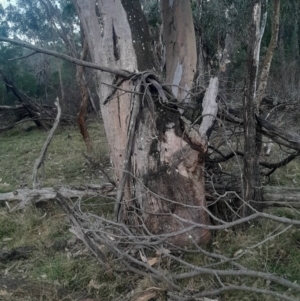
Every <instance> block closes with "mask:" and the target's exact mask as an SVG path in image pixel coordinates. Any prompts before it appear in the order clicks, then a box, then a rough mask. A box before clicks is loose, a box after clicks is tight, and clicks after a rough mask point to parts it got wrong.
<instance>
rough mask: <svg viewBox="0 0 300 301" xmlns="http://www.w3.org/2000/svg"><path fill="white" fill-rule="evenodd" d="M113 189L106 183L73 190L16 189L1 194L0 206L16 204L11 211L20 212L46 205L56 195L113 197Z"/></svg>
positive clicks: (66, 196)
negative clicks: (6, 203)
mask: <svg viewBox="0 0 300 301" xmlns="http://www.w3.org/2000/svg"><path fill="white" fill-rule="evenodd" d="M114 189H115V187H114V186H113V185H112V184H110V183H106V184H103V185H89V186H81V187H75V188H73V189H72V188H68V187H60V188H58V189H55V188H53V187H46V188H42V189H33V190H31V189H17V190H15V191H13V192H7V193H1V194H0V204H2V205H5V202H18V204H17V205H16V206H14V207H13V208H12V209H11V211H15V210H22V209H25V208H26V207H27V206H30V205H37V204H39V203H47V202H48V201H53V200H55V199H56V198H57V194H58V193H59V194H61V195H63V196H64V197H65V198H70V199H72V198H76V199H78V198H79V199H81V198H88V197H101V196H107V197H112V196H114V195H115V192H114Z"/></svg>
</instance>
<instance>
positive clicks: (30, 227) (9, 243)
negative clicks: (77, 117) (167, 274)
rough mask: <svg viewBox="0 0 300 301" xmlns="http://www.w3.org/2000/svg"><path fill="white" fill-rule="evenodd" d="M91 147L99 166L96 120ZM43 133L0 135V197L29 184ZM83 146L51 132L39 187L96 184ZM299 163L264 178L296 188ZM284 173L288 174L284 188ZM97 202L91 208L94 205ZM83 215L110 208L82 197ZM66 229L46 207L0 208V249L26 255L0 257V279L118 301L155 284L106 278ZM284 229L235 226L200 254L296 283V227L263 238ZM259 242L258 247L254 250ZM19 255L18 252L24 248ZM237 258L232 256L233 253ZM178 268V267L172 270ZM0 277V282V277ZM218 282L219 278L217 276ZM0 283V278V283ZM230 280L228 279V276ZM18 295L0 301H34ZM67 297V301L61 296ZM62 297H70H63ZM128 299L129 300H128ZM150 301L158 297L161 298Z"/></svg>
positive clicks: (198, 281)
mask: <svg viewBox="0 0 300 301" xmlns="http://www.w3.org/2000/svg"><path fill="white" fill-rule="evenodd" d="M89 130H90V134H91V136H92V139H93V142H94V149H95V156H96V159H97V160H98V161H99V162H102V163H103V164H104V165H108V163H109V158H108V155H107V144H106V140H105V136H104V131H103V128H102V126H101V125H99V124H98V123H95V122H94V123H90V124H89ZM46 136H47V134H46V133H43V132H41V131H38V130H36V129H35V128H33V127H23V128H15V129H13V130H11V131H8V132H5V133H2V134H0V154H1V156H0V192H7V191H13V190H14V189H17V188H20V187H29V188H31V186H32V180H31V175H32V169H33V165H34V161H35V159H36V158H37V157H38V155H39V153H40V150H41V148H42V145H43V143H44V141H45V139H46ZM83 152H85V145H84V143H83V141H82V139H81V136H80V134H79V133H78V129H77V128H76V127H65V128H60V129H58V131H57V132H56V134H55V136H54V138H53V141H52V143H51V145H50V147H49V150H48V153H47V157H46V160H45V171H44V174H43V184H42V185H43V186H44V187H46V186H53V185H69V184H84V183H95V184H99V183H101V182H102V181H103V179H102V175H101V174H100V173H99V172H98V171H97V170H93V169H92V168H91V166H90V165H89V164H88V162H87V161H86V159H85V158H84V156H83V155H82V153H83ZM299 168H300V165H299V164H298V163H297V162H296V163H295V162H294V163H291V164H290V165H288V166H287V167H285V168H284V170H280V171H278V172H277V173H275V174H274V175H273V176H272V181H273V183H274V184H276V185H278V184H281V185H287V186H288V185H289V184H290V185H293V186H297V181H298V180H300V178H299V175H298V169H299ZM289 175H293V177H292V183H293V184H291V181H290V180H289ZM95 203H97V204H98V205H99V204H100V205H99V206H95ZM85 206H86V208H87V209H88V210H94V212H96V213H97V214H98V215H101V214H110V213H112V210H113V204H111V203H110V202H107V200H105V199H99V200H90V201H89V202H87V203H86V205H85ZM272 212H273V213H276V214H277V215H279V216H286V217H289V218H297V219H299V215H298V213H297V212H294V211H292V210H287V209H276V210H273V211H272ZM69 229H70V224H69V221H68V220H67V218H66V216H65V215H64V213H63V212H62V211H61V210H60V208H58V207H57V206H55V205H54V204H52V205H49V206H48V207H47V208H42V209H37V208H30V209H27V210H26V211H24V212H15V213H9V212H7V210H6V208H5V207H2V208H0V252H5V251H9V250H12V249H14V250H21V251H23V252H25V254H27V255H26V256H24V257H20V258H15V259H14V260H4V259H3V258H2V259H1V258H0V275H1V277H3V278H4V277H12V278H17V279H22V280H24V281H25V280H26V281H29V282H30V283H31V284H30V285H31V286H33V283H34V284H39V285H40V284H41V283H48V284H50V285H51V286H53V287H54V288H55V287H57V286H59V287H64V288H66V289H67V290H68V291H69V292H74V291H76V292H83V293H84V294H89V293H90V294H91V295H92V296H94V297H97V298H99V300H120V298H121V297H122V296H123V297H124V296H126V295H127V294H128V293H129V292H130V291H131V290H133V289H136V288H138V289H139V290H144V289H146V288H147V287H149V286H154V285H156V286H159V285H160V284H158V283H155V282H154V281H153V280H150V279H146V278H140V277H138V276H136V275H132V274H127V277H124V275H123V274H122V275H121V274H120V275H118V274H117V275H115V276H114V277H113V278H112V279H109V278H108V277H107V275H106V274H105V272H104V271H103V269H102V268H101V266H100V264H99V263H98V262H97V261H96V260H95V258H94V257H93V256H92V255H91V254H90V253H89V252H88V251H87V249H86V248H85V246H84V245H83V244H82V243H81V242H80V241H79V240H78V239H77V238H76V237H74V235H73V234H72V233H71V232H70V231H69ZM282 230H284V226H282V225H278V224H276V223H275V222H271V221H267V220H264V221H260V222H258V223H256V224H253V225H252V226H251V227H249V228H248V229H246V230H241V229H235V231H233V230H226V231H219V232H217V233H214V235H213V236H214V237H213V240H212V242H211V244H210V245H209V246H207V250H210V251H214V252H215V253H217V254H224V255H226V256H228V257H230V258H233V257H236V256H239V254H243V255H242V256H241V258H240V259H239V262H240V263H241V264H243V265H245V266H247V267H248V268H250V269H258V270H261V271H264V272H272V273H275V274H277V275H281V276H284V277H285V278H287V279H289V280H291V281H295V282H297V283H299V282H300V229H299V228H297V227H293V228H291V229H289V230H287V231H286V232H285V233H284V234H283V235H281V236H278V237H276V238H273V239H269V238H270V237H271V236H272V235H274V234H275V233H277V232H279V231H282ZM264 239H269V240H268V241H267V242H266V243H264V244H260V245H257V242H260V241H262V240H264ZM24 250H25V251H24ZM237 254H238V255H237ZM185 259H186V260H188V261H189V262H191V263H193V264H199V265H201V266H205V265H210V264H212V263H213V261H212V260H211V259H210V258H209V257H207V256H204V255H201V254H199V253H197V254H193V255H186V256H185ZM175 268H178V267H175ZM0 279H1V278H0ZM222 281H224V283H226V282H227V281H229V279H227V278H226V277H224V278H222ZM233 281H234V282H235V283H236V284H238V285H240V284H247V285H250V286H256V287H260V286H262V285H266V283H264V282H263V281H257V280H255V279H254V280H253V279H251V280H247V279H243V278H238V277H237V278H236V279H234V280H233ZM0 282H1V281H0ZM231 282H232V279H231ZM215 284H216V279H215V278H214V277H210V276H205V277H203V276H201V277H195V278H192V279H190V280H185V281H182V282H181V285H182V286H183V287H184V288H190V289H191V290H194V289H197V290H199V289H201V288H203V289H211V288H213V287H214V286H215ZM267 286H269V287H270V289H272V290H279V291H280V290H281V288H280V287H279V286H276V285H274V284H273V283H269V284H267ZM25 296H26V299H25V297H24V294H23V295H22V297H21V299H17V296H11V295H9V294H5V292H4V291H3V290H2V289H1V287H0V300H2V299H1V298H3V300H28V301H33V300H41V297H40V296H39V297H35V296H33V295H32V294H30V293H28V295H26V294H25ZM53 296H54V295H53V293H52V294H51V293H49V294H48V295H47V294H44V297H43V298H44V299H43V300H61V299H62V298H61V299H59V298H58V299H55V298H54V297H53ZM64 300H67V299H64ZM69 300H76V298H75V297H74V296H73V297H70V298H69ZM128 300H130V298H128ZM157 300H166V299H165V298H164V297H163V295H161V296H160V297H159V299H157ZM221 300H222V301H225V300H233V301H235V300H236V301H238V300H244V301H246V300H269V301H270V300H274V298H271V297H265V296H257V295H255V294H251V293H247V294H246V293H243V292H234V293H226V294H224V295H223V297H222V299H221Z"/></svg>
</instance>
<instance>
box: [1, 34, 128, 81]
mask: <svg viewBox="0 0 300 301" xmlns="http://www.w3.org/2000/svg"><path fill="white" fill-rule="evenodd" d="M0 41H2V42H7V43H12V44H15V45H18V46H21V47H25V48H29V49H32V50H34V51H36V53H44V54H48V55H51V56H54V57H57V58H60V59H63V60H65V61H68V62H70V63H73V64H76V65H80V66H84V67H87V68H91V69H96V70H100V71H103V72H108V73H112V74H116V75H118V76H121V77H125V78H128V77H130V76H131V75H133V74H134V73H132V72H129V71H126V70H120V69H114V68H109V67H104V66H99V65H97V64H94V63H89V62H86V61H82V60H79V59H76V58H73V57H71V56H68V55H66V54H62V53H58V52H56V51H53V50H48V49H44V48H40V47H37V46H34V45H31V44H29V43H26V42H23V41H18V40H12V39H8V38H5V37H1V36H0Z"/></svg>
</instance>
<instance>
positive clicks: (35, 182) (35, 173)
mask: <svg viewBox="0 0 300 301" xmlns="http://www.w3.org/2000/svg"><path fill="white" fill-rule="evenodd" d="M54 104H55V105H56V107H57V116H56V119H55V121H54V124H53V126H52V129H51V130H50V132H49V135H48V137H47V139H46V141H45V143H44V145H43V148H42V151H41V154H40V156H39V158H38V159H37V160H36V161H35V164H34V167H33V174H32V180H33V183H32V187H33V189H36V188H38V169H39V168H40V167H41V165H42V164H43V162H44V159H45V155H46V152H47V149H48V147H49V145H50V142H51V140H52V137H53V134H54V132H55V130H56V128H57V126H58V124H59V120H60V116H61V107H60V105H59V98H58V97H57V98H56V101H55V103H54Z"/></svg>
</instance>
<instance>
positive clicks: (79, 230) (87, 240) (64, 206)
mask: <svg viewBox="0 0 300 301" xmlns="http://www.w3.org/2000/svg"><path fill="white" fill-rule="evenodd" d="M57 201H58V203H59V204H60V205H61V207H62V209H63V210H64V212H65V213H66V214H67V216H68V217H69V219H70V220H71V222H72V224H73V225H74V226H75V228H76V233H77V235H78V237H79V238H80V239H81V240H82V242H84V244H85V245H86V246H87V248H88V249H89V250H90V251H91V252H92V253H93V254H94V255H95V256H96V258H97V259H98V261H99V262H100V263H101V265H102V266H103V267H104V268H105V270H106V272H107V275H108V276H110V277H111V276H112V270H111V267H110V265H109V263H108V261H107V259H106V257H105V255H104V254H103V253H102V252H101V250H100V249H99V248H98V246H97V245H95V244H94V242H93V241H92V240H91V239H90V238H89V237H88V236H87V235H86V234H85V233H84V231H83V230H82V226H81V224H80V221H79V219H78V217H76V216H75V215H74V213H73V210H72V209H71V208H70V206H69V204H68V201H67V199H66V198H65V197H64V196H63V195H62V194H60V193H58V194H57Z"/></svg>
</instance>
